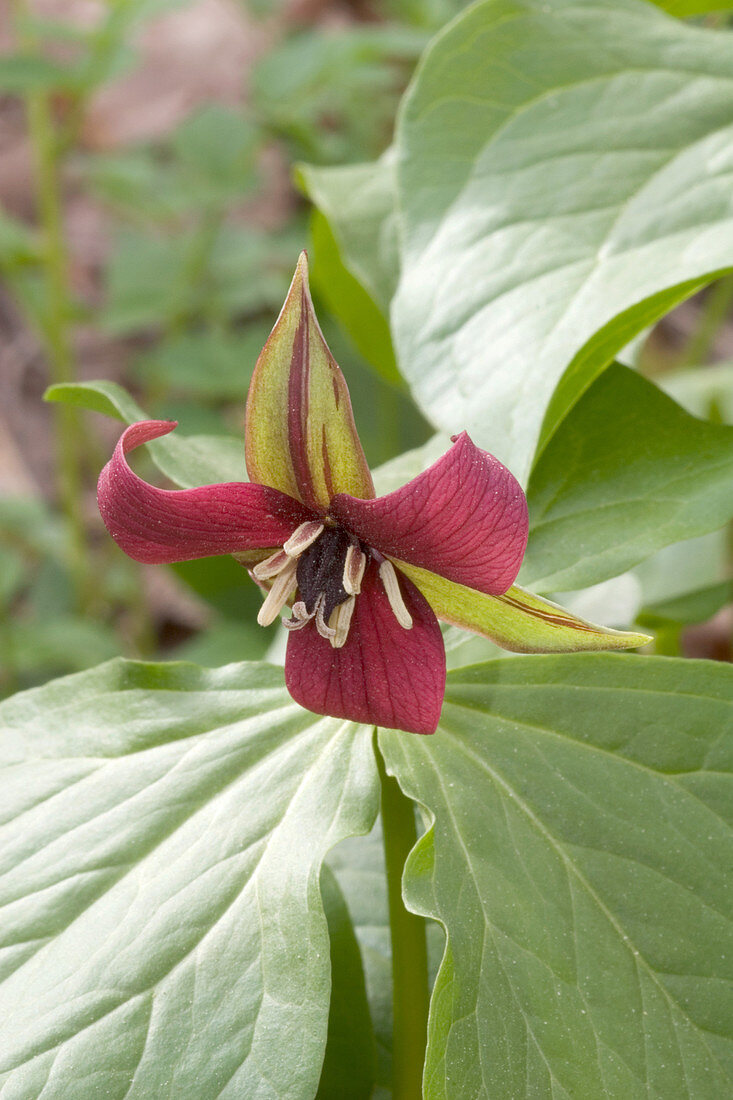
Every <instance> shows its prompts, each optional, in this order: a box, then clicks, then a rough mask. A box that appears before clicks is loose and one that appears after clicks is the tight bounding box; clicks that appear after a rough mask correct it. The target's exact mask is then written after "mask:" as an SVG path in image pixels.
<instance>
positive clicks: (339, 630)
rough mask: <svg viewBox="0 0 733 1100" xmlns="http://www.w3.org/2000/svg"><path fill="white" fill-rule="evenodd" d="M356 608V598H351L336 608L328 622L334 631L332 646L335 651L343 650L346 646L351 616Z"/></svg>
mask: <svg viewBox="0 0 733 1100" xmlns="http://www.w3.org/2000/svg"><path fill="white" fill-rule="evenodd" d="M355 607H356V596H349V598H348V600H345V601H344V602H343V603H340V604H339V605H338V607H335V608H334V609H333V611H332V612H331V618H330V619H329V620H328V625H329V626H330V627H331V628H332V629H333V631H334V636H333V638H331V645H332V646H333V648H334V649H341V647H342V646H343V645H345V644H346V639H347V638H348V636H349V627H350V626H351V616H352V615H353V614H354V608H355Z"/></svg>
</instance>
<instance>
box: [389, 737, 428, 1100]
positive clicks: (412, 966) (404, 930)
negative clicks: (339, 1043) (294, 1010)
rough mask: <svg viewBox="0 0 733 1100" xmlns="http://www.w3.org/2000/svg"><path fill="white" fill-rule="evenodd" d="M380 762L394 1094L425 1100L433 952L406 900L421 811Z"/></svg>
mask: <svg viewBox="0 0 733 1100" xmlns="http://www.w3.org/2000/svg"><path fill="white" fill-rule="evenodd" d="M377 763H378V766H379V777H380V780H381V785H382V831H383V834H384V857H385V863H386V866H387V896H388V901H389V927H390V933H391V939H392V1014H393V1033H392V1034H393V1040H392V1093H393V1096H394V1100H420V1098H421V1097H422V1074H423V1065H424V1062H425V1045H426V1040H427V1025H428V1007H429V1003H430V990H429V987H428V952H427V942H426V939H425V921H424V919H423V918H422V917H418V916H415V914H414V913H410V912H408V911H407V909H406V908H405V906H404V903H403V901H402V871H403V868H404V866H405V859H406V858H407V855H408V853H409V852H410V850H411V849H412V847H413V846H414V844H415V841H416V840H417V830H416V828H415V810H414V806H413V804H412V802H411V801H410V799H409V798H406V797H405V796H404V795H403V793H402V791H401V790H400V787H399V784H398V783H397V780H396V779H392V778H391V777H390V776H388V775H387V772H386V769H385V766H384V761H383V760H382V757H381V754H380V753H379V752H377Z"/></svg>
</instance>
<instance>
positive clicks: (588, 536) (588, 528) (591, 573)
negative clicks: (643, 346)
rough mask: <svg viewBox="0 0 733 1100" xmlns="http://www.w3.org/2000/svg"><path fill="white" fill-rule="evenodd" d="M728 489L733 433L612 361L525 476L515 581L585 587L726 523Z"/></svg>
mask: <svg viewBox="0 0 733 1100" xmlns="http://www.w3.org/2000/svg"><path fill="white" fill-rule="evenodd" d="M732 485H733V428H729V427H726V426H722V425H718V424H709V423H707V422H705V421H702V420H698V419H696V418H695V417H693V416H690V415H689V414H688V413H686V412H684V411H683V410H682V409H681V408H680V407H679V405H676V404H675V402H674V401H672V400H671V399H670V398H669V397H667V395H666V394H664V393H662V392H661V390H659V389H658V388H657V387H656V386H655V385H654V384H653V383H652V382H648V381H646V380H645V379H644V378H642V377H641V376H640V375H638V374H635V373H634V371H632V370H630V369H629V368H628V367H622V366H620V365H619V364H614V366H612V367H610V368H609V369H608V370H607V371H605V372H604V373H603V374H602V375H601V377H600V378H597V379H596V381H595V382H594V383H593V385H592V386H591V387H590V389H589V390H588V391H587V392H586V393H585V394H584V395H583V397H582V398H581V399H580V401H579V402H578V403H577V405H576V406H575V407H574V408H573V409H572V410H571V412H570V414H569V416H568V417H567V418H566V419H565V420H564V421H563V424H562V426H561V427H560V429H559V430H558V431H557V432H556V433H555V435H554V436H553V437H552V439H551V440H550V442H549V444H548V446H547V447H546V448H545V450H544V451H543V453H542V455H541V457H540V459H539V462H538V463H537V465H536V466H535V468H534V470H533V471H532V477H531V479H530V484H529V491H528V499H529V506H530V540H529V545H528V548H527V556H526V558H525V562H524V565H523V567H522V573H521V580H522V583H526V584H528V585H529V586H530V587H533V588H538V589H539V590H540V591H542V592H552V591H555V592H557V591H565V590H567V589H571V588H582V587H584V586H585V585H590V584H596V583H597V582H599V581H602V580H605V579H606V578H607V577H612V576H615V575H617V574H619V573H623V572H625V571H626V570H627V569H630V568H631V566H633V565H636V564H637V562H640V561H642V560H643V559H644V558H648V557H650V556H651V555H652V554H654V553H655V552H656V551H657V550H659V549H661V548H662V547H663V546H668V545H669V544H670V543H674V542H679V541H680V540H682V539H691V538H695V537H697V536H698V535H703V534H706V533H707V532H709V531H714V530H715V529H716V528H718V527H721V526H722V525H723V524H725V523H727V522H728V521H729V520H730V519H731V518H733V491H732V489H731V486H732Z"/></svg>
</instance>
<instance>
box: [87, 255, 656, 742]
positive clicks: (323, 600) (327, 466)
mask: <svg viewBox="0 0 733 1100" xmlns="http://www.w3.org/2000/svg"><path fill="white" fill-rule="evenodd" d="M175 427H176V424H175V422H172V421H158V420H149V421H143V422H141V423H138V424H133V425H132V426H131V427H129V428H128V429H127V430H126V431H125V432H124V433H123V435H122V437H121V439H120V441H119V443H118V444H117V447H116V449H115V452H114V456H113V458H112V459H111V461H110V462H109V463H108V464H107V466H105V468H104V470H103V471H102V474H101V476H100V479H99V492H98V499H99V508H100V511H101V513H102V517H103V519H104V522H105V524H106V525H107V528H108V530H109V532H110V534H111V535H112V537H113V538H114V539H115V541H116V542H117V543H118V544H119V546H120V547H121V548H122V549H123V550H124V551H125V552H126V553H127V554H129V555H130V556H131V557H133V558H135V559H136V560H137V561H142V562H156V563H161V562H175V561H186V560H190V559H191V558H199V557H207V556H209V555H211V554H233V555H234V556H235V557H236V558H237V559H238V560H239V561H240V562H242V564H244V565H246V566H247V567H248V568H249V569H250V571H251V574H252V576H253V577H254V579H255V580H256V581H258V582H259V583H260V584H261V585H262V586H263V587H264V588H265V589H266V592H267V594H266V596H265V599H264V603H263V604H262V608H261V610H260V613H259V615H258V622H259V623H260V624H261V625H262V626H267V625H269V624H270V623H272V622H274V621H275V619H276V618H277V617H278V616H279V615H281V614H283V615H284V618H283V622H284V625H285V626H286V627H287V628H288V631H289V637H288V644H287V655H286V661H285V679H286V683H287V687H288V690H289V692H290V694H291V695H292V697H293V698H294V699H295V700H296V701H297V702H298V703H300V704H301V705H302V706H304V707H307V708H308V709H309V710H312V711H315V712H316V713H318V714H328V715H332V716H334V717H337V718H346V719H351V720H353V721H356V722H366V723H370V724H375V725H380V726H387V727H393V728H399V729H403V730H407V731H410V732H414V733H433V732H434V731H435V729H436V727H437V724H438V719H439V717H440V710H441V706H442V702H443V693H444V688H445V667H446V666H445V652H444V647H443V638H442V634H441V630H440V626H439V624H438V619H437V617H436V612H437V614H438V615H440V617H441V618H444V619H446V620H447V621H449V622H453V623H457V624H459V625H462V626H466V627H468V628H469V629H473V630H476V631H478V632H480V633H484V634H488V635H490V636H492V637H494V638H495V639H496V640H499V641H500V643H501V644H504V645H506V646H508V647H509V648H513V649H523V650H527V651H532V650H537V649H542V650H547V649H573V648H586V649H591V648H595V649H599V648H609V647H619V648H621V647H623V648H626V647H628V646H630V645H640V644H643V641H644V640H645V639H644V637H643V636H639V635H628V634H621V633H619V632H614V631H603V630H602V628H596V627H593V626H592V625H591V624H587V623H582V621H581V620H577V619H575V618H574V617H573V616H571V615H570V614H569V613H568V612H564V611H563V610H562V609H561V608H558V607H556V605H554V604H550V603H549V602H548V601H544V600H540V599H539V598H538V597H535V596H531V595H530V594H529V593H525V592H523V590H522V589H519V588H516V587H514V588H511V586H512V584H513V582H514V579H515V577H516V575H517V573H518V571H519V567H520V565H521V562H522V558H523V556H524V550H525V546H526V542H527V529H528V522H527V503H526V500H525V497H524V493H523V492H522V489H521V487H520V486H519V484H518V483H517V481H516V480H515V478H514V477H513V475H512V474H511V473H510V472H509V470H507V469H506V467H504V466H503V465H502V464H501V463H500V462H499V461H497V459H495V458H494V457H493V456H492V455H490V454H487V453H486V452H485V451H482V450H480V449H479V448H478V447H476V446H474V444H473V443H472V442H471V440H470V439H469V437H468V435H466V433H465V432H464V433H463V434H462V435H459V436H457V437H455V438H454V441H453V446H452V447H451V448H450V450H449V451H448V452H447V453H446V454H445V455H444V456H443V457H442V458H440V459H439V460H438V461H437V462H436V463H435V464H434V465H433V466H431V467H430V468H429V469H427V470H426V471H425V472H424V473H421V474H420V475H419V476H418V477H416V478H414V479H413V480H412V481H410V482H409V483H408V484H407V485H405V486H403V487H402V488H401V489H398V490H396V491H395V492H392V493H388V494H387V495H386V496H382V497H376V496H375V492H374V486H373V483H372V478H371V474H370V472H369V468H368V466H367V463H366V459H365V457H364V453H363V451H362V448H361V444H360V442H359V438H358V435H357V433H356V428H355V426H354V419H353V415H352V410H351V402H350V399H349V393H348V389H347V387H346V383H345V381H344V378H343V375H342V374H341V371H340V370H339V367H338V366H337V364H336V363H335V361H334V359H333V357H332V356H331V354H330V352H329V350H328V347H327V345H326V342H325V340H324V338H323V335H322V333H321V330H320V327H319V325H318V321H317V319H316V316H315V313H314V311H313V305H312V302H311V299H310V293H309V289H308V272H307V263H306V259H305V254H303V255H302V256H301V258H300V260H299V262H298V266H297V268H296V272H295V276H294V279H293V282H292V285H291V288H290V291H289V293H288V297H287V299H286V302H285V305H284V306H283V310H282V312H281V314H280V317H279V318H278V321H277V323H276V325H275V327H274V329H273V331H272V334H271V335H270V337H269V339H268V341H267V344H266V345H265V348H264V350H263V352H262V354H261V356H260V358H259V360H258V362H257V366H256V367H255V371H254V374H253V377H252V382H251V385H250V389H249V396H248V399H247V418H246V445H245V453H246V463H247V471H248V474H249V477H250V481H249V482H246V483H236V482H230V483H227V484H222V485H207V486H203V487H201V488H196V489H179V490H165V489H158V488H156V487H155V486H153V485H149V484H148V483H147V482H145V481H143V480H142V479H141V478H139V477H138V476H137V474H135V473H134V472H133V471H132V470H131V468H130V466H129V465H128V463H127V459H126V454H127V453H128V452H129V451H131V450H132V449H133V448H135V447H138V446H140V445H141V444H143V443H147V442H149V441H150V440H152V439H155V438H157V437H159V436H161V435H165V434H166V433H168V432H170V431H172V430H173V428H175ZM507 590H510V591H507ZM431 604H432V607H431ZM287 605H289V614H286V612H287V610H288V606H287ZM527 624H528V625H529V628H530V629H529V631H526V630H525V631H523V626H526V625H527ZM523 633H525V634H528V636H529V641H528V642H526V643H525V641H524V640H523V637H522V635H523ZM533 633H534V635H535V637H533V636H532V635H533ZM631 639H633V640H631Z"/></svg>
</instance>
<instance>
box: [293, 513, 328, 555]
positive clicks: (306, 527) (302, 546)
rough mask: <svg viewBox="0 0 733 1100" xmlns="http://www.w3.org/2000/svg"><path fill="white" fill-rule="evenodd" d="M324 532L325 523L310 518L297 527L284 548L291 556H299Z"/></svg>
mask: <svg viewBox="0 0 733 1100" xmlns="http://www.w3.org/2000/svg"><path fill="white" fill-rule="evenodd" d="M322 532H323V524H322V523H319V522H318V520H315V519H309V520H306V522H305V523H301V525H300V527H296V528H295V530H294V531H293V533H292V535H291V536H290V538H289V539H288V541H287V542H286V543H285V544H284V545H283V550H284V551H285V553H286V554H287V555H288V557H290V558H297V557H298V556H299V555H300V554H302V553H303V551H304V550H307V549H308V547H309V546H311V545H312V544H313V543H314V542H315V541H316V539H317V538H318V536H319V535H320V534H322Z"/></svg>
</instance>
